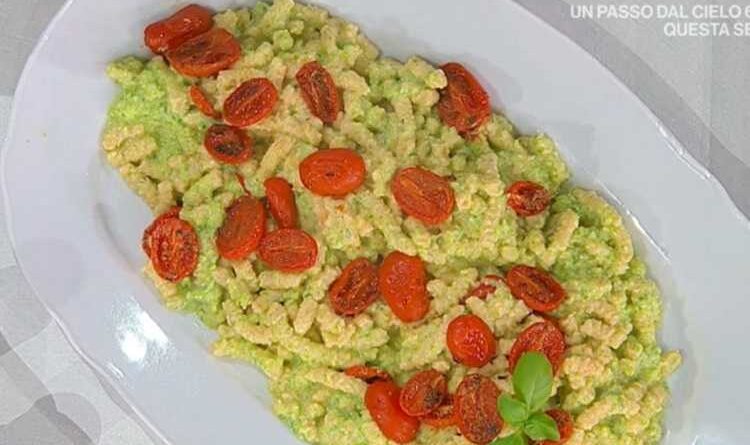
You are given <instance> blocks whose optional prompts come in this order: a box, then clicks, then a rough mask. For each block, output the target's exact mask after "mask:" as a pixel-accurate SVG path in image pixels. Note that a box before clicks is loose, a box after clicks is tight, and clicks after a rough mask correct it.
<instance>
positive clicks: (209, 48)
mask: <svg viewBox="0 0 750 445" xmlns="http://www.w3.org/2000/svg"><path fill="white" fill-rule="evenodd" d="M241 55H242V48H241V47H240V43H239V42H238V41H237V39H235V38H234V36H233V35H232V34H230V33H229V32H228V31H226V30H225V29H222V28H213V29H211V30H210V31H206V32H204V33H203V34H200V35H197V36H195V37H193V38H191V39H190V40H187V41H186V42H184V43H183V44H182V45H180V46H178V47H177V48H174V49H171V50H169V51H167V52H166V54H165V56H166V58H167V61H168V62H169V64H170V65H172V68H174V69H175V71H177V72H178V73H180V74H182V75H184V76H191V77H210V76H213V75H214V74H216V73H218V72H219V71H221V70H225V69H227V68H229V67H230V66H232V65H233V64H234V62H236V61H237V60H239V58H240V56H241Z"/></svg>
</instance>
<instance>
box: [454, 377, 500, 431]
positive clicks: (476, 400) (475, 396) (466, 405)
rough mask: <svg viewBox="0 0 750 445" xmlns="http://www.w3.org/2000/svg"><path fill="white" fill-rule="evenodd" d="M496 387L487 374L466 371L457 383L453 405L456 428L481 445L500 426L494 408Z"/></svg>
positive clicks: (497, 395)
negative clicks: (465, 374) (466, 373)
mask: <svg viewBox="0 0 750 445" xmlns="http://www.w3.org/2000/svg"><path fill="white" fill-rule="evenodd" d="M498 397H500V390H499V389H498V387H497V385H495V382H493V381H492V379H490V378H489V377H485V376H483V375H480V374H470V375H468V376H466V377H464V379H463V380H462V381H461V384H460V385H458V389H457V390H456V394H455V396H454V402H453V403H454V405H455V406H454V409H455V410H456V416H457V418H458V430H459V431H460V432H461V434H463V436H464V438H466V440H468V441H469V442H472V443H475V444H478V445H484V444H487V443H489V442H491V441H492V440H493V439H494V438H495V437H497V435H498V434H500V431H501V430H502V429H503V420H502V419H501V418H500V415H499V414H498V412H497V398H498Z"/></svg>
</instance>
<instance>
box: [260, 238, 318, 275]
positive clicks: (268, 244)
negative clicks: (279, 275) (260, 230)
mask: <svg viewBox="0 0 750 445" xmlns="http://www.w3.org/2000/svg"><path fill="white" fill-rule="evenodd" d="M258 256H259V257H260V259H261V260H262V261H263V262H264V263H266V264H267V265H268V267H270V268H271V269H275V270H279V271H281V272H288V273H296V272H302V271H305V270H307V269H309V268H311V267H312V266H314V265H315V261H317V259H318V243H317V242H316V241H315V238H313V237H312V236H310V235H309V234H307V232H305V231H303V230H300V229H277V230H274V231H273V232H270V233H268V234H266V236H264V237H263V239H262V240H261V242H260V247H259V248H258Z"/></svg>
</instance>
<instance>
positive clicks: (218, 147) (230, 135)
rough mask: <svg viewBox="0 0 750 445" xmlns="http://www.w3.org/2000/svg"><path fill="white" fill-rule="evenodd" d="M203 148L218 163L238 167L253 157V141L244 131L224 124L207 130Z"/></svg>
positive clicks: (215, 125) (214, 125) (212, 126)
mask: <svg viewBox="0 0 750 445" xmlns="http://www.w3.org/2000/svg"><path fill="white" fill-rule="evenodd" d="M203 146H204V147H205V148H206V151H208V154H210V155H211V157H212V158H214V159H215V160H216V161H217V162H220V163H222V164H231V165H237V164H242V163H243V162H247V161H249V160H250V158H251V157H252V156H253V141H252V139H250V136H248V135H247V133H245V131H244V130H242V129H240V128H237V127H230V126H229V125H224V124H213V125H211V126H210V127H208V130H206V135H205V136H204V137H203Z"/></svg>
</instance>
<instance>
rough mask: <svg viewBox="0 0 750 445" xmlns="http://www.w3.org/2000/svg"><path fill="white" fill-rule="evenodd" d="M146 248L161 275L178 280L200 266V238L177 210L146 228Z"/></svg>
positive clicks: (168, 279) (158, 273)
mask: <svg viewBox="0 0 750 445" xmlns="http://www.w3.org/2000/svg"><path fill="white" fill-rule="evenodd" d="M143 238H144V239H143V247H144V250H145V251H146V253H147V254H148V256H149V258H150V259H151V264H152V265H153V267H154V271H155V272H156V274H157V275H159V276H160V277H161V278H163V279H165V280H167V281H171V282H178V281H180V280H182V279H183V278H187V277H188V276H190V275H192V274H193V271H195V268H196V267H198V255H199V253H200V241H199V240H198V234H197V233H196V232H195V229H193V226H191V225H190V223H188V222H187V221H184V220H182V219H180V218H179V216H177V215H176V214H175V212H174V211H171V210H170V211H169V212H167V214H166V216H165V215H162V216H160V217H158V218H156V220H155V221H154V222H153V224H152V225H151V226H149V227H148V228H147V229H146V232H144V237H143Z"/></svg>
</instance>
